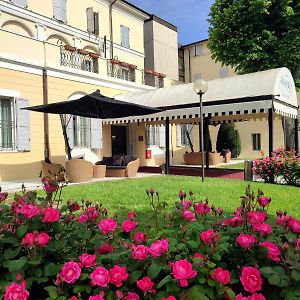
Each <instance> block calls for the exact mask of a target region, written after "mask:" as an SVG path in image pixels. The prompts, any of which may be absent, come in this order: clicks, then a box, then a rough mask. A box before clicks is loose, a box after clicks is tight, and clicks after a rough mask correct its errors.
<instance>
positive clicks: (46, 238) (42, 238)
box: [35, 232, 50, 247]
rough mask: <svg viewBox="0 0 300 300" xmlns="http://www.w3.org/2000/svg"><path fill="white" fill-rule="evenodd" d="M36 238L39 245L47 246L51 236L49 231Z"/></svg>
mask: <svg viewBox="0 0 300 300" xmlns="http://www.w3.org/2000/svg"><path fill="white" fill-rule="evenodd" d="M35 240H36V243H37V245H38V247H45V246H46V245H47V244H48V243H49V241H50V236H49V235H48V234H47V233H45V232H42V233H40V234H38V235H37V236H36V238H35Z"/></svg>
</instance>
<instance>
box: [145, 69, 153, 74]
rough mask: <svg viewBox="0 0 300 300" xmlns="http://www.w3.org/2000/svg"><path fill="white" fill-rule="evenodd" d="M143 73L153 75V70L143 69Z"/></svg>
mask: <svg viewBox="0 0 300 300" xmlns="http://www.w3.org/2000/svg"><path fill="white" fill-rule="evenodd" d="M145 73H147V74H153V73H154V70H152V69H145Z"/></svg>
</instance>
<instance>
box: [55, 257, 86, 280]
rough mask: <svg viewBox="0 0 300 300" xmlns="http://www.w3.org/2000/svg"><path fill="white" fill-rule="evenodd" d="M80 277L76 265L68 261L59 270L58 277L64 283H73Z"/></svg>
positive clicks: (78, 268) (79, 270)
mask: <svg viewBox="0 0 300 300" xmlns="http://www.w3.org/2000/svg"><path fill="white" fill-rule="evenodd" d="M80 275H81V269H80V267H79V265H78V263H76V262H74V261H69V262H67V263H65V264H64V265H63V267H62V269H61V270H60V273H59V277H60V278H61V280H62V281H65V282H66V283H74V282H75V281H76V280H77V279H78V278H79V277H80Z"/></svg>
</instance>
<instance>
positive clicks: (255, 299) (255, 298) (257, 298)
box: [249, 294, 266, 300]
mask: <svg viewBox="0 0 300 300" xmlns="http://www.w3.org/2000/svg"><path fill="white" fill-rule="evenodd" d="M249 300H266V298H265V296H264V295H262V294H253V295H252V296H250V297H249Z"/></svg>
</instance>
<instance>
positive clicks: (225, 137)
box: [217, 123, 241, 157]
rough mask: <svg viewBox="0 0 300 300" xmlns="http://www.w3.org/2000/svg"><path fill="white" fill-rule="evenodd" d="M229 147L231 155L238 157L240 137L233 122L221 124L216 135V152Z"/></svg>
mask: <svg viewBox="0 0 300 300" xmlns="http://www.w3.org/2000/svg"><path fill="white" fill-rule="evenodd" d="M227 149H229V150H230V151H231V156H232V157H238V156H239V155H240V153H241V139H240V135H239V133H238V131H237V130H235V126H234V123H228V124H227V123H225V124H221V126H220V128H219V132H218V137H217V152H222V151H224V150H227Z"/></svg>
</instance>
